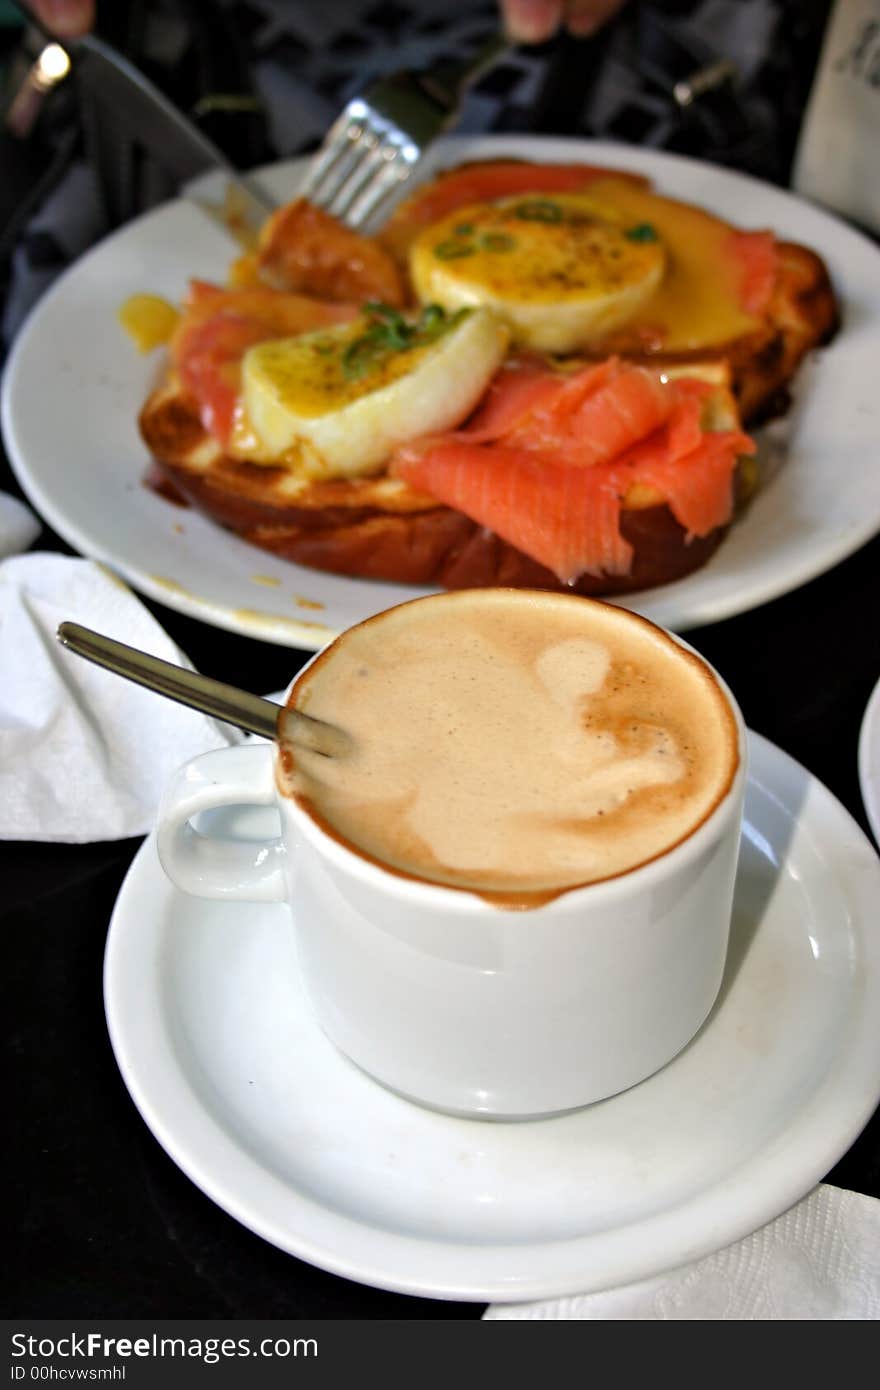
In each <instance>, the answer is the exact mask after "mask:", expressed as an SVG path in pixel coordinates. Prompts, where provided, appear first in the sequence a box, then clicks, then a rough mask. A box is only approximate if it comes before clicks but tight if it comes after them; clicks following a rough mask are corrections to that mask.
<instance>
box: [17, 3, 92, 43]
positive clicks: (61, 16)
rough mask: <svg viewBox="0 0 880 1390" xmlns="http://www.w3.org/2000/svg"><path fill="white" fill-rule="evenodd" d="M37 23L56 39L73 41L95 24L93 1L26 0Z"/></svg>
mask: <svg viewBox="0 0 880 1390" xmlns="http://www.w3.org/2000/svg"><path fill="white" fill-rule="evenodd" d="M28 3H29V6H30V9H31V11H32V12H33V14H34V17H35V19H36V20H37V21H38V23H40V24H42V26H43V28H44V29H48V31H49V33H50V34H54V35H55V37H56V38H58V39H75V38H78V37H79V35H80V34H86V33H88V31H89V29H91V27H92V25H93V24H94V22H95V0H28Z"/></svg>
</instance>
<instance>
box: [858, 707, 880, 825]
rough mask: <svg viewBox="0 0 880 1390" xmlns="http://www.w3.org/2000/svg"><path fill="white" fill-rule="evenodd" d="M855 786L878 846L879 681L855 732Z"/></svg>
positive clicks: (879, 764) (879, 778)
mask: <svg viewBox="0 0 880 1390" xmlns="http://www.w3.org/2000/svg"><path fill="white" fill-rule="evenodd" d="M859 785H860V787H861V791H862V801H863V802H864V804H865V811H866V813H867V816H868V824H869V825H870V827H871V829H872V830H873V832H874V839H875V840H876V841H877V843H878V845H880V681H878V682H877V684H876V685H875V686H874V690H873V692H872V694H871V698H870V699H869V701H868V704H867V706H866V708H865V713H864V716H863V718H862V727H861V730H860V732H859Z"/></svg>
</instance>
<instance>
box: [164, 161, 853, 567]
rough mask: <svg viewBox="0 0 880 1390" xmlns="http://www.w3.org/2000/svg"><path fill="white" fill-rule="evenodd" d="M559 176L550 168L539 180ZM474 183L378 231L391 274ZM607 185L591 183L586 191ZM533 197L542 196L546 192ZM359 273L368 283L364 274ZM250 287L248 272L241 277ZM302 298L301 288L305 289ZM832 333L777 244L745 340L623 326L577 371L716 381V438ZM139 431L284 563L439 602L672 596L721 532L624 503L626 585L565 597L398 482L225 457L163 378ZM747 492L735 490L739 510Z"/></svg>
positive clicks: (274, 254) (225, 515)
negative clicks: (643, 368)
mask: <svg viewBox="0 0 880 1390" xmlns="http://www.w3.org/2000/svg"><path fill="white" fill-rule="evenodd" d="M528 167H532V168H534V167H535V166H523V165H519V164H517V163H515V162H508V163H506V164H505V165H504V166H503V167H502V166H491V169H490V170H489V172H488V178H489V180H490V182H491V181H492V180H493V179H494V181H495V183H496V184H497V194H498V196H502V195H503V194H504V193H505V192H509V191H510V188H509V187H508V184H509V183H510V182H511V180H512V181H513V191H514V192H517V191H518V190H519V189H520V187H525V186H526V185H527V182H528V179H527V175H526V174H525V172H524V170H525V169H527V168H528ZM562 167H563V166H549V168H550V170H552V169H554V168H555V169H560V168H562ZM475 168H476V169H478V166H465V169H464V170H462V171H452V172H451V173H447V174H446V175H442V176H441V177H440V179H439V180H438V181H435V183H434V184H431V185H428V186H427V187H426V189H424V190H421V191H418V192H417V193H416V194H415V195H413V197H412V198H411V199H409V200H407V202H406V203H405V204H403V205H402V208H401V209H400V210H399V212H398V214H395V217H394V218H393V219H392V221H391V223H390V224H389V227H388V228H387V229H386V239H385V245H386V248H388V249H389V250H390V251H391V253H392V257H393V258H395V259H397V260H398V261H399V262H400V263H401V265H402V264H403V262H404V260H405V256H406V251H407V248H408V246H409V244H410V243H411V242H412V239H413V236H414V235H416V234H417V233H418V231H419V229H420V228H421V227H423V226H425V225H426V224H430V218H431V217H432V216H435V215H439V214H440V213H442V212H443V211H445V210H447V209H448V206H449V203H448V193H449V189H450V188H451V189H453V192H454V194H455V196H456V197H460V198H461V199H465V200H466V198H467V197H472V195H473V187H472V185H473V176H474V169H475ZM575 170H576V166H564V172H563V173H559V174H555V175H554V174H552V173H550V174H549V175H548V174H546V173H545V174H544V175H543V177H544V178H546V179H548V180H549V181H548V185H547V186H548V190H549V191H552V190H553V189H554V188H557V189H562V188H575V187H578V186H580V185H578V183H577V179H578V174H577V172H575ZM511 171H513V172H511ZM607 172H608V171H605V170H591V171H589V172H588V174H587V175H586V179H587V182H590V180H593V179H597V178H599V177H601V176H603V175H605V174H607ZM581 174H583V170H581ZM485 175H486V171H485V170H484V171H483V172H482V173H480V172H477V175H476V177H477V181H478V183H480V184H481V185H482V180H483V178H484V177H485ZM625 178H626V179H628V180H629V182H630V184H631V186H632V188H633V189H643V188H645V187H646V181H644V180H638V179H636V178H634V177H633V176H625ZM554 179H555V180H556V182H555V183H554ZM444 180H445V183H444ZM524 180H525V182H523V181H524ZM533 186H536V187H541V186H542V185H541V180H540V179H539V180H538V183H537V185H533ZM633 196H639V195H637V194H633ZM444 200H445V201H444ZM300 220H301V219H300ZM289 225H290V218H285V217H282V216H280V215H276V218H275V220H274V222H273V223H272V224H271V225H270V227H269V228H268V232H267V236H266V237H264V239H263V245H262V250H261V256H262V259H263V260H264V261H266V262H267V263H271V269H272V272H273V275H275V276H280V277H281V280H284V265H285V263H286V262H285V254H283V252H284V248H283V247H278V246H276V245H275V244H274V241H275V240H277V237H278V236H279V235H280V232H281V231H282V230H283V229H284V227H285V226H289ZM313 232H314V228H313V227H312V226H311V223H309V233H310V239H309V240H308V245H307V250H308V257H306V259H308V258H309V257H311V258H312V261H314V259H315V257H316V256H317V255H318V253H317V252H316V251H315V249H314V248H315V245H317V240H316V238H315V236H314V235H312V233H313ZM346 256H347V261H348V263H349V264H353V263H354V262H353V260H352V254H351V248H346ZM288 259H289V258H288ZM294 259H296V257H294ZM300 261H302V258H300ZM194 269H197V268H196V267H194ZM325 269H326V268H324V267H322V274H323V273H325ZM368 269H369V270H370V272H371V274H374V273H375V270H374V267H372V265H370V266H369V267H368ZM312 271H313V266H311V262H310V273H312ZM246 273H250V271H249V270H248V269H247V268H246ZM298 273H299V272H298ZM285 283H286V282H285ZM297 285H298V287H299V288H302V284H301V283H300V281H297ZM350 293H351V291H350V290H349V294H350ZM836 325H837V308H836V303H835V299H834V294H833V291H832V288H831V284H830V280H829V276H828V273H827V270H826V268H825V265H824V264H823V262H822V260H821V259H820V257H819V256H817V255H816V254H815V253H814V252H812V251H810V250H808V249H807V248H806V247H803V246H799V245H796V244H793V243H789V242H781V243H775V259H774V262H773V280H772V287H771V286H768V287H767V292H766V293H765V294H764V295H763V299H762V307H761V312H760V315H759V316H758V317H753V319H752V321H751V322H750V323H749V326H748V331H747V332H741V333H739V334H738V335H737V336H734V337H732V338H730V339H728V340H726V341H722V342H717V341H716V342H713V343H711V345H708V346H707V345H705V344H704V345H702V346H699V345H697V346H689V347H688V348H687V349H681V348H680V347H679V348H676V349H664V347H663V345H662V344H659V345H658V344H656V343H650V342H646V339H645V335H644V333H643V332H639V331H633V330H630V329H628V328H627V326H623V327H622V328H620V329H618V330H616V331H615V332H614V333H611V334H609V335H608V336H607V338H606V339H605V340H603V341H602V343H601V344H598V345H596V347H595V349H593V348H592V347H591V348H590V349H588V350H587V351H585V352H581V353H579V354H578V355H579V356H580V357H581V358H582V359H583V358H599V357H606V356H608V355H609V354H611V353H615V354H618V355H619V356H621V357H624V358H625V359H627V360H628V361H630V362H635V363H640V364H644V365H647V366H651V367H654V368H661V369H662V370H664V372H666V373H667V374H668V375H670V376H675V375H688V376H692V375H693V376H700V377H703V378H704V379H705V380H710V381H712V382H713V383H714V384H715V385H717V386H718V388H719V392H720V399H722V400H723V399H726V401H727V403H728V406H729V407H730V409H729V411H728V413H729V414H730V415H731V416H732V418H731V420H730V421H729V423H728V424H727V425H725V424H724V423H722V424H719V425H715V426H712V428H719V429H722V428H725V427H727V428H730V427H733V426H734V425H736V424H737V423H738V422H737V420H736V418H735V417H736V410H735V408H733V399H735V401H736V405H737V406H738V409H739V415H740V418H741V419H742V421H743V422H744V423H745V424H747V425H748V424H750V423H755V422H757V421H760V420H763V419H765V418H768V417H769V416H770V415H772V414H774V413H778V411H780V410H781V409H783V408H784V406H785V404H786V403H787V393H788V389H789V384H790V382H791V379H792V377H793V375H794V374H795V372H796V370H797V367H798V365H799V364H800V362H801V361H802V359H803V357H804V356H805V354H806V353H807V352H808V351H809V350H810V349H811V348H814V347H816V346H818V345H819V344H821V343H823V342H825V341H827V340H828V338H829V337H830V336H831V335H832V334H833V332H834V330H835V328H836ZM728 388H729V391H730V392H731V393H732V397H731V395H729V394H727V392H728ZM724 408H725V409H727V407H724ZM139 423H140V429H141V434H142V436H143V438H144V440H145V442H146V444H147V446H148V448H149V450H150V453H151V455H152V457H153V459H154V460H155V462H156V464H157V465H158V466H159V469H160V470H161V472H162V474H163V475H164V478H165V479H167V481H168V482H169V483H170V484H171V485H172V486H173V488H174V489H176V491H177V492H178V493H180V494H181V495H182V496H183V497H184V498H186V499H187V500H188V501H189V502H191V503H192V504H193V505H194V506H195V507H197V508H198V509H199V510H200V511H202V512H204V513H205V514H206V515H208V516H209V517H211V518H212V519H213V520H215V521H216V522H218V523H219V524H221V525H222V526H224V527H227V528H228V529H230V530H231V531H233V532H235V533H237V534H238V535H239V536H241V537H242V538H243V539H245V540H247V541H249V542H251V543H252V544H254V545H257V546H261V547H262V548H264V549H266V550H269V551H272V552H273V553H275V554H277V555H279V556H282V557H283V558H285V559H289V560H293V561H295V562H297V563H300V564H303V565H306V566H310V567H313V568H316V569H323V570H329V571H334V572H336V573H340V574H348V575H355V576H363V577H366V578H371V579H387V580H393V581H397V582H400V583H411V584H420V585H422V584H424V585H432V586H441V587H445V588H464V587H472V586H478V585H493V584H503V585H511V586H520V587H525V586H530V587H539V588H546V589H560V588H563V587H564V588H566V589H567V590H568V591H569V592H576V593H581V594H586V595H615V594H625V593H630V592H633V591H637V590H640V589H645V588H649V587H653V586H655V585H658V584H664V583H668V582H670V581H671V580H674V579H678V578H681V577H683V576H685V575H687V574H689V573H691V572H692V571H694V570H695V569H697V568H699V567H700V566H701V565H703V564H705V562H706V560H707V559H708V558H709V557H710V555H711V554H712V553H713V552H714V550H715V549H716V548H717V546H718V545H719V543H720V542H721V540H722V538H723V536H724V534H725V531H726V529H727V528H726V526H718V527H716V528H715V529H714V530H712V531H711V532H709V534H707V535H703V536H692V535H691V536H689V535H687V534H686V532H685V529H684V527H683V526H682V525H681V524H680V523H679V521H677V520H676V518H675V516H674V515H673V513H672V511H671V510H670V507H669V506H667V505H666V502H665V500H664V498H663V496H662V495H660V494H658V493H657V492H656V491H652V490H651V489H650V488H647V489H645V488H644V487H641V488H637V489H635V490H633V491H632V493H630V494H627V495H626V496H625V497H624V498H623V499H622V509H621V512H620V534H621V536H622V537H623V538H624V540H625V541H627V542H628V543H629V544H630V545H631V546H632V551H633V556H632V564H631V568H630V571H629V573H627V574H616V575H613V576H608V575H606V576H596V575H593V574H590V573H584V574H582V575H581V576H580V577H579V578H578V579H577V580H576V582H575V583H573V584H567V585H564V586H563V585H562V584H561V582H560V580H559V579H558V578H557V577H556V575H554V574H553V573H552V572H551V571H550V570H549V569H547V568H545V567H544V566H543V565H542V564H540V563H539V562H538V561H536V560H534V559H533V558H531V557H529V556H527V555H525V554H524V553H522V552H521V551H519V550H517V549H516V548H514V546H512V545H511V544H509V543H508V542H506V541H504V540H502V539H500V538H499V537H498V536H497V535H496V534H494V533H493V532H492V531H490V530H488V529H486V528H485V527H484V526H481V525H480V524H478V523H477V522H476V521H473V520H471V519H470V518H468V517H467V516H465V515H463V514H462V513H460V512H458V511H455V510H453V509H452V508H450V507H447V506H444V505H441V504H439V503H438V502H437V500H436V499H435V498H433V497H431V496H428V495H427V494H425V493H422V492H419V491H416V490H415V488H413V487H412V486H410V485H409V484H407V483H405V482H403V481H401V480H400V479H397V478H392V477H389V476H387V474H380V475H378V476H373V477H353V478H348V479H344V478H335V479H326V480H320V479H315V478H307V477H303V476H301V475H297V473H296V471H295V470H291V468H289V467H288V466H273V465H271V464H268V463H267V462H266V461H265V460H264V461H262V462H259V463H255V462H249V461H245V459H244V458H242V457H234V456H233V454H232V452H231V451H229V450H227V449H225V448H224V447H223V445H222V444H221V443H220V442H218V439H217V438H215V437H214V435H213V434H211V433H209V432H208V431H207V430H206V428H205V427H204V425H203V423H202V419H201V415H200V408H199V403H198V401H197V400H196V399H195V398H194V397H193V396H192V395H190V394H189V393H188V390H187V387H186V384H185V382H184V381H182V380H181V376H180V374H179V373H178V372H177V371H175V370H174V369H171V370H169V371H168V373H167V374H166V378H165V380H164V382H163V383H162V385H160V386H159V387H158V389H156V390H155V391H154V392H153V393H152V394H151V395H150V397H149V399H148V400H147V401H146V403H145V404H144V406H143V408H142V411H141V414H140V420H139ZM745 491H747V489H746V488H745V484H744V482H743V478H742V475H740V478H739V482H738V493H739V496H740V497H742V496H743V495H744V492H745Z"/></svg>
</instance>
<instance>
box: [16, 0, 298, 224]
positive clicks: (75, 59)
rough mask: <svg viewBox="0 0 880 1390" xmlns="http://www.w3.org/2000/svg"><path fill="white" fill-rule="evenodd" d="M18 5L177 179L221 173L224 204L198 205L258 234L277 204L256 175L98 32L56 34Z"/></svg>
mask: <svg viewBox="0 0 880 1390" xmlns="http://www.w3.org/2000/svg"><path fill="white" fill-rule="evenodd" d="M15 4H16V7H17V8H18V9H19V10H21V12H22V14H23V15H24V16H25V18H26V20H27V21H28V23H29V24H32V25H33V26H34V28H35V29H37V30H38V31H39V33H41V34H42V35H43V36H44V38H45V40H46V43H47V44H58V45H59V46H60V47H62V48H63V49H64V50H65V51H66V52H67V54H68V56H69V57H70V59H71V62H72V64H73V67H74V72H75V73H76V75H77V78H78V80H79V81H81V82H83V83H84V84H85V85H86V86H87V88H88V90H89V93H90V95H91V96H92V97H94V99H95V100H96V101H98V102H100V103H101V104H103V105H104V106H106V108H107V114H108V119H109V120H112V121H114V122H117V123H121V124H123V125H124V126H125V127H126V130H127V134H128V136H129V138H131V139H132V140H134V141H135V142H137V143H139V144H141V145H143V146H144V148H145V149H147V150H148V151H149V152H150V154H151V155H153V157H154V158H155V159H156V161H157V163H158V164H159V165H160V166H162V167H163V168H164V169H165V170H166V171H167V172H168V173H169V174H171V175H172V177H173V178H175V179H176V180H177V181H178V183H180V184H186V183H187V182H188V181H189V180H190V179H194V178H197V177H198V176H199V175H200V174H205V173H209V172H211V171H217V172H220V173H222V174H223V176H224V178H225V179H226V187H227V199H226V209H225V210H224V209H218V208H216V207H213V206H211V205H210V204H207V203H200V206H201V207H202V208H203V209H204V211H205V212H207V213H208V214H209V215H210V216H212V217H213V218H214V219H215V220H217V221H219V222H220V223H221V224H222V225H224V226H225V228H226V230H227V231H228V232H229V233H230V234H231V235H234V236H237V237H238V239H239V240H242V239H245V240H246V239H247V237H249V236H250V237H251V238H252V237H254V236H255V235H256V233H257V232H258V231H259V229H260V227H261V226H262V224H263V223H264V222H265V220H266V218H267V217H268V216H269V214H270V213H272V212H274V211H275V209H276V207H277V206H278V205H277V203H276V202H275V201H274V200H273V199H272V198H270V197H269V196H268V195H267V194H266V193H265V191H264V190H263V189H262V188H260V186H259V184H257V183H256V182H255V181H254V179H253V178H252V177H250V176H248V175H246V174H243V173H241V171H240V170H238V169H236V168H235V166H234V165H233V164H232V163H231V162H230V161H229V160H228V159H227V158H226V155H225V154H224V153H223V151H222V150H221V149H219V148H218V147H217V145H215V144H214V142H213V141H212V140H209V139H208V137H207V136H206V135H204V134H203V133H202V132H201V131H200V130H199V129H198V127H197V126H196V125H195V124H194V123H193V122H192V121H190V120H189V119H188V118H187V117H186V116H185V115H184V114H183V112H182V111H180V110H179V108H178V107H176V106H175V105H174V103H173V102H172V101H169V99H168V97H166V96H165V94H164V92H161V91H160V90H159V88H158V87H156V86H155V85H154V83H152V82H151V81H150V79H149V78H148V77H147V76H146V74H145V73H143V72H141V70H140V68H138V67H136V66H135V64H134V63H132V62H129V60H128V59H127V58H126V57H124V55H123V54H121V53H120V52H119V50H118V49H116V48H114V47H113V45H112V44H109V43H107V42H105V40H104V39H100V38H98V37H97V35H96V34H83V35H81V36H79V37H78V38H72V39H58V38H57V37H55V36H54V35H53V34H50V33H49V32H48V31H47V29H46V27H45V25H44V24H43V22H42V21H41V20H40V19H39V18H38V17H37V15H35V14H34V12H33V9H32V8H31V6H30V5H29V4H28V3H26V0H15ZM184 191H185V190H184ZM241 233H244V237H242V235H241Z"/></svg>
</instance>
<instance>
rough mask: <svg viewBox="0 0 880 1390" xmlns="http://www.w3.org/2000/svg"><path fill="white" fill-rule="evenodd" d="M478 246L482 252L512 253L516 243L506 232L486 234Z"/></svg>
mask: <svg viewBox="0 0 880 1390" xmlns="http://www.w3.org/2000/svg"><path fill="white" fill-rule="evenodd" d="M478 245H479V247H480V249H481V250H482V251H512V250H513V248H514V246H516V242H515V241H514V239H513V237H512V236H508V235H507V233H506V232H486V234H485V235H484V236H481V237H480V239H479V242H478Z"/></svg>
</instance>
